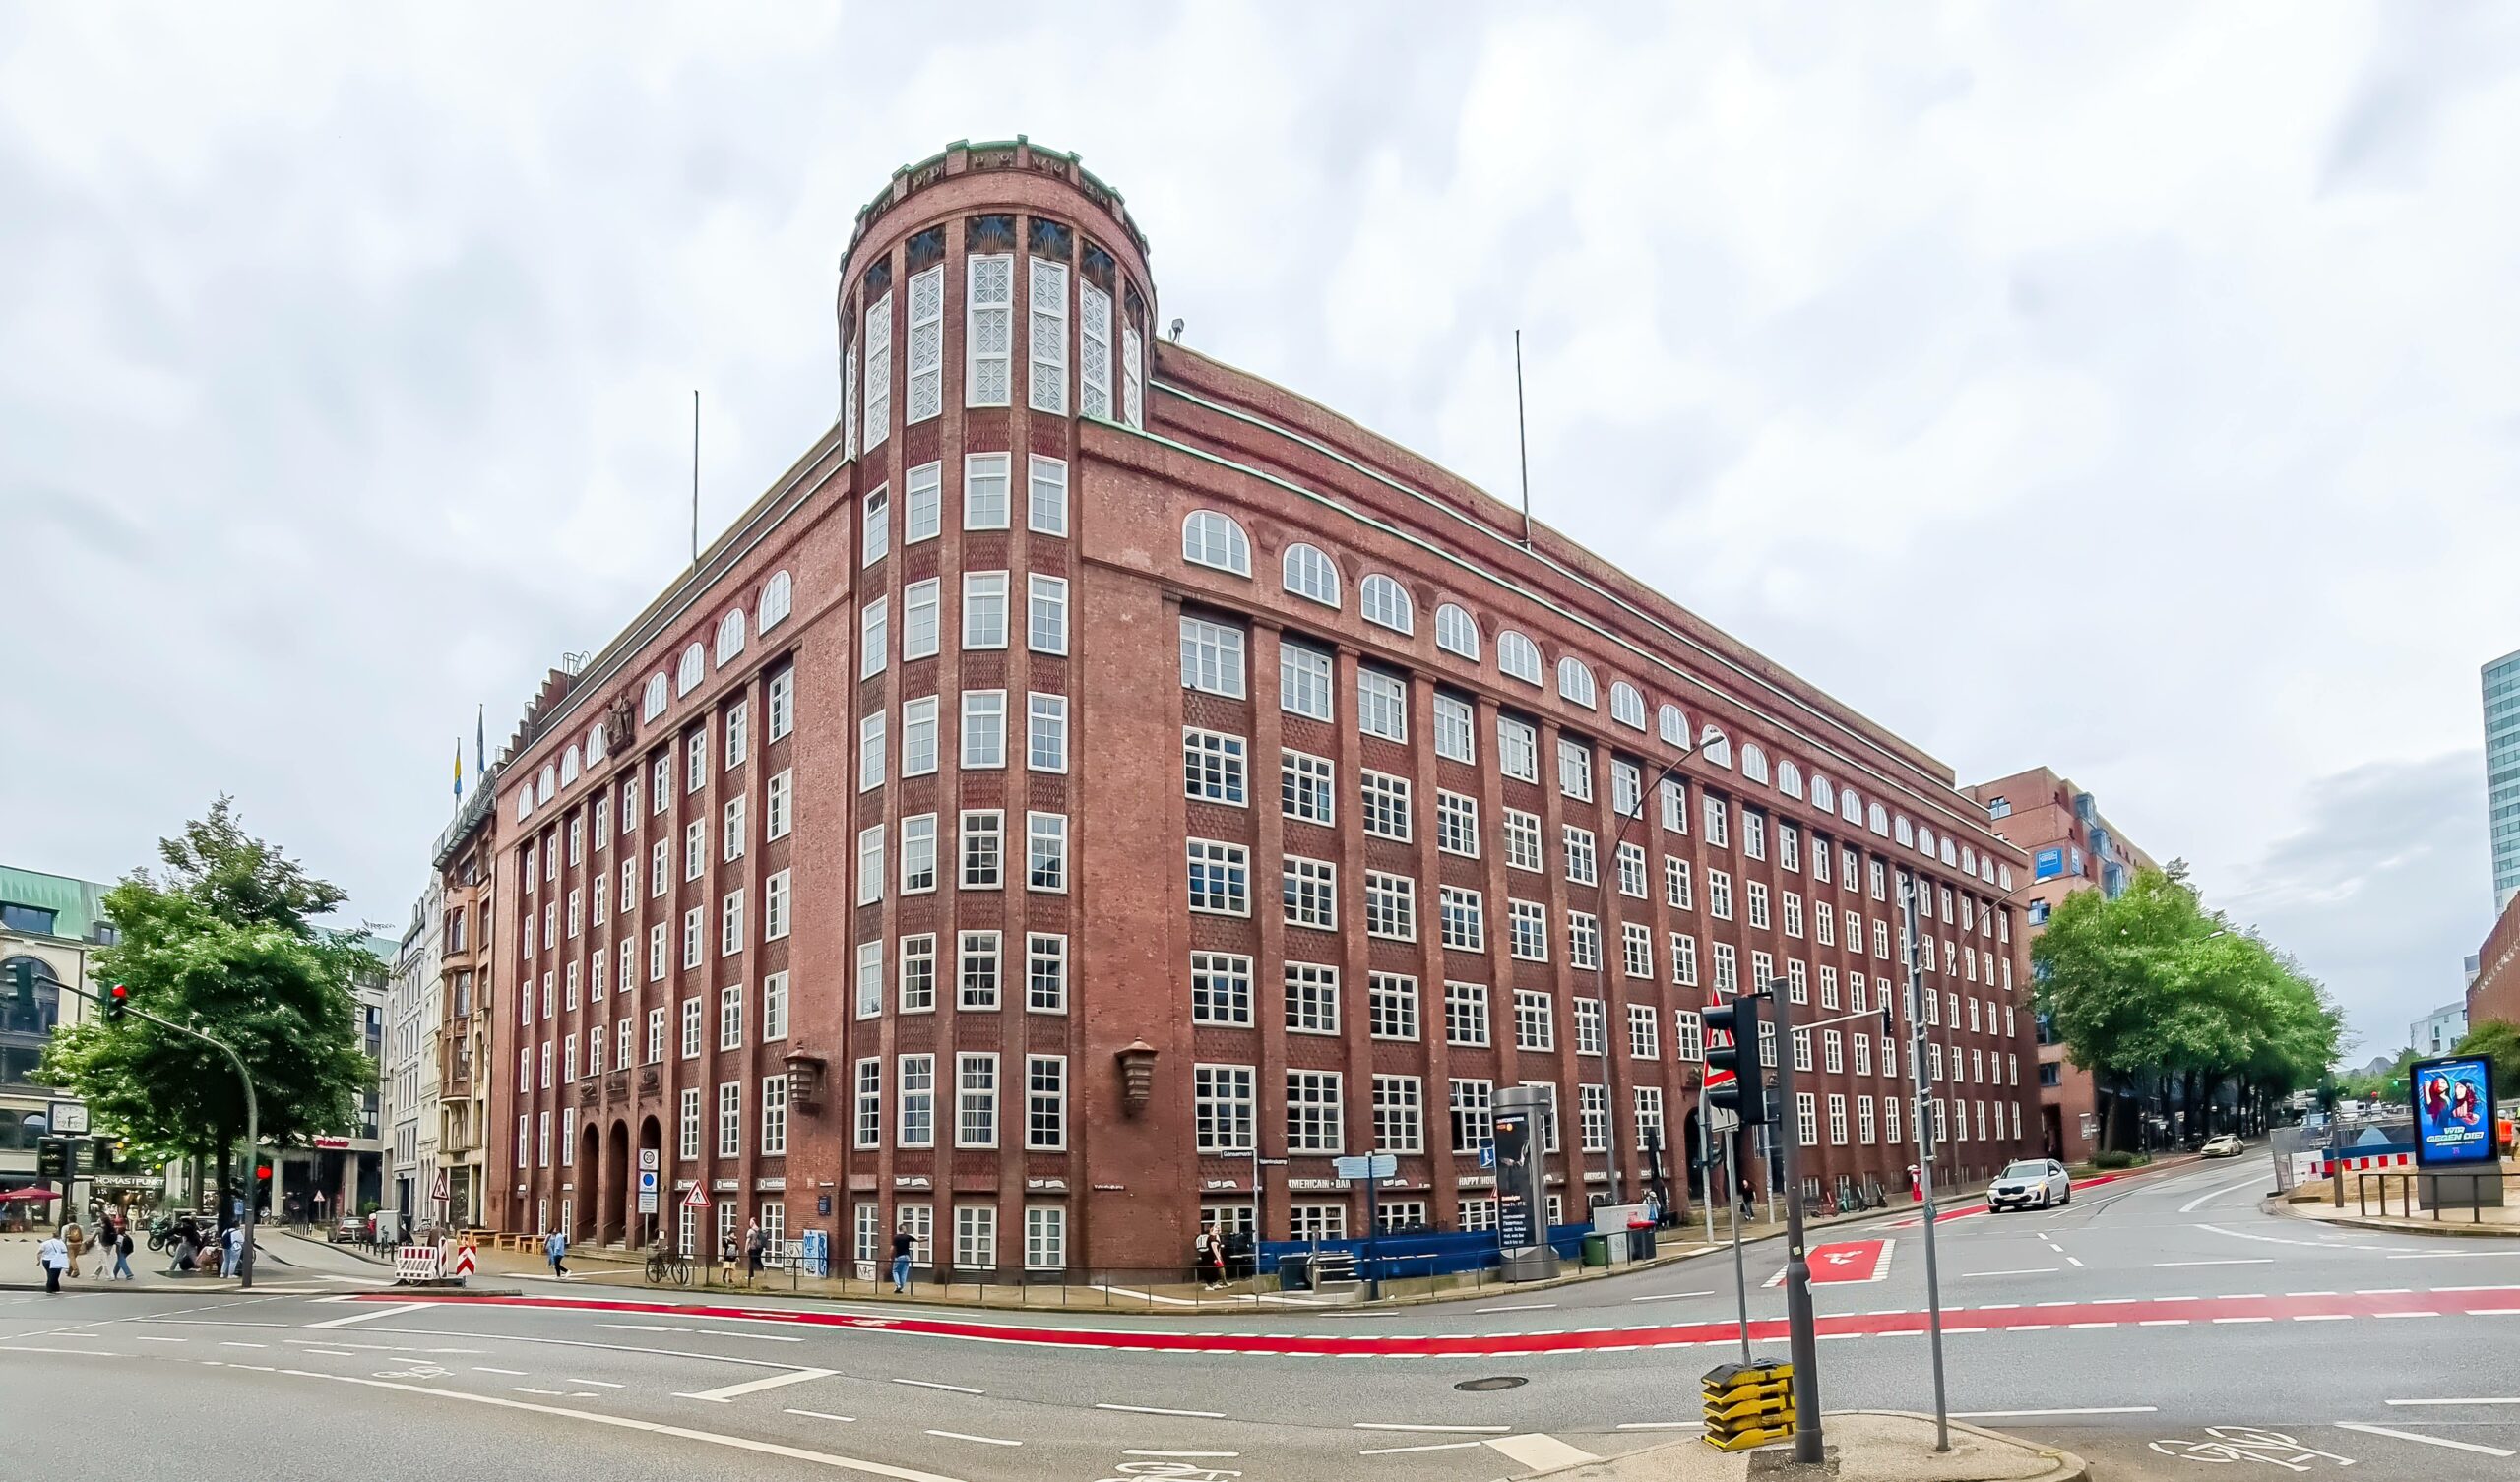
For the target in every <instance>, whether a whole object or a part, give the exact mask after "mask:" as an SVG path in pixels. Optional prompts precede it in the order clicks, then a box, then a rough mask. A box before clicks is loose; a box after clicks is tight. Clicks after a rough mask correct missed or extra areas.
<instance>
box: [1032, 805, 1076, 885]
mask: <svg viewBox="0 0 2520 1482" xmlns="http://www.w3.org/2000/svg"><path fill="white" fill-rule="evenodd" d="M1024 834H1025V847H1024V858H1025V884H1027V885H1029V886H1030V887H1032V888H1033V889H1034V890H1037V891H1050V892H1054V893H1057V894H1060V895H1064V894H1066V892H1067V815H1066V814H1064V813H1034V814H1027V815H1026V816H1025V831H1024Z"/></svg>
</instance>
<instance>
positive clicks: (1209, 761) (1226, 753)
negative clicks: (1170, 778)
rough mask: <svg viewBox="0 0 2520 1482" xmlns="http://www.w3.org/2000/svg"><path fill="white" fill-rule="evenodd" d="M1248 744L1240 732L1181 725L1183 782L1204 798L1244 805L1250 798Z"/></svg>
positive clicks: (1195, 795) (1191, 794)
mask: <svg viewBox="0 0 2520 1482" xmlns="http://www.w3.org/2000/svg"><path fill="white" fill-rule="evenodd" d="M1246 752H1247V748H1246V747H1245V745H1244V743H1243V739H1242V738H1241V737H1240V736H1229V735H1227V734H1225V733H1224V732H1222V731H1204V730H1197V729H1194V728H1192V727H1189V726H1183V727H1182V729H1181V786H1182V791H1183V793H1184V795H1186V796H1188V797H1192V798H1197V799H1199V800H1201V801H1203V802H1209V803H1225V804H1228V805H1229V806H1232V807H1236V808H1239V807H1242V806H1243V805H1244V804H1245V803H1246V802H1247V801H1248V782H1247V777H1246V773H1247V772H1248V767H1247V765H1246V764H1247V756H1246Z"/></svg>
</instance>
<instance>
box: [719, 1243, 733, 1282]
mask: <svg viewBox="0 0 2520 1482" xmlns="http://www.w3.org/2000/svg"><path fill="white" fill-rule="evenodd" d="M718 1280H719V1282H720V1283H721V1284H723V1285H725V1286H732V1285H734V1284H735V1232H734V1231H732V1230H728V1231H727V1232H726V1233H725V1234H724V1235H721V1236H719V1237H718Z"/></svg>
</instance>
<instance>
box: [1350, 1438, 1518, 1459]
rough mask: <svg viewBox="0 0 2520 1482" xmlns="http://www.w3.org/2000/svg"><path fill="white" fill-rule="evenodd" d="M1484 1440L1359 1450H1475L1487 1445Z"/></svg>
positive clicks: (1380, 1452) (1367, 1452) (1378, 1453)
mask: <svg viewBox="0 0 2520 1482" xmlns="http://www.w3.org/2000/svg"><path fill="white" fill-rule="evenodd" d="M1485 1445H1486V1443H1485V1442H1483V1441H1439V1442H1436V1443H1434V1444H1433V1445H1431V1446H1377V1447H1369V1448H1367V1449H1366V1450H1364V1451H1358V1452H1357V1453H1356V1454H1357V1455H1359V1456H1406V1455H1409V1454H1411V1453H1413V1452H1416V1451H1478V1450H1479V1449H1480V1448H1481V1447H1482V1446H1485Z"/></svg>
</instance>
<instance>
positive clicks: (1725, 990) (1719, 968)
mask: <svg viewBox="0 0 2520 1482" xmlns="http://www.w3.org/2000/svg"><path fill="white" fill-rule="evenodd" d="M1714 948H1715V991H1716V992H1717V993H1720V994H1731V993H1738V992H1740V991H1741V972H1740V964H1739V960H1738V958H1737V957H1735V956H1734V953H1733V944H1732V943H1730V942H1718V943H1715V944H1714Z"/></svg>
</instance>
